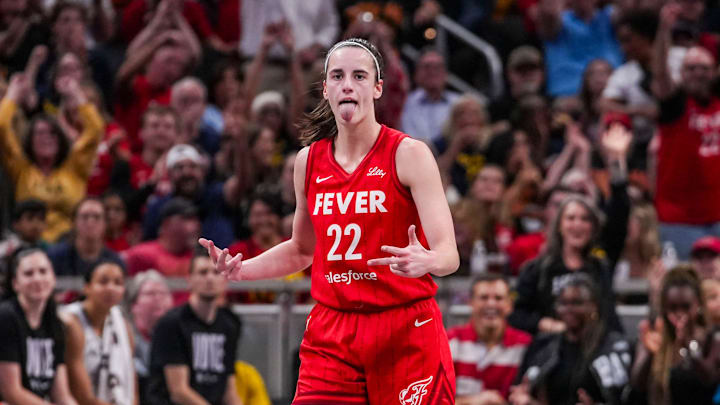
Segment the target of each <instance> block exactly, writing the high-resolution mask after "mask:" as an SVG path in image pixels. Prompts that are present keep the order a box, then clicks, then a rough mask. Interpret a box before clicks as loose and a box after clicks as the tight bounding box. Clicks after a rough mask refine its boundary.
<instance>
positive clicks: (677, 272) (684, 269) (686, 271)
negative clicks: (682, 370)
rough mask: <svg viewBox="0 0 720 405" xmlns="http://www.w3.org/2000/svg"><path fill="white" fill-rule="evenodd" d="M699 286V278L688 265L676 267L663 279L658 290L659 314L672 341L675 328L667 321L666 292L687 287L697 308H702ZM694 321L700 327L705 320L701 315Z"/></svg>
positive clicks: (702, 301)
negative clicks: (693, 295) (696, 301)
mask: <svg viewBox="0 0 720 405" xmlns="http://www.w3.org/2000/svg"><path fill="white" fill-rule="evenodd" d="M701 285H702V284H701V281H700V276H698V274H697V272H696V271H695V270H694V269H693V268H692V267H691V266H690V265H688V264H686V265H679V266H676V267H675V268H673V269H672V270H670V271H669V272H667V274H665V277H664V278H663V283H662V288H661V289H660V314H662V317H663V318H664V320H665V325H666V326H667V327H666V328H665V330H666V331H667V332H669V334H670V335H669V336H670V337H671V338H672V339H673V340H674V339H675V328H674V327H673V325H672V323H671V322H670V320H669V319H667V314H668V309H667V306H668V303H667V293H668V291H670V289H671V288H673V287H688V288H690V289H691V290H692V291H693V293H694V294H695V297H696V298H697V300H698V304H699V307H700V308H703V306H704V299H703V294H702V287H701ZM694 321H695V322H696V323H698V324H700V325H704V324H705V318H703V317H702V316H701V314H698V317H697V318H696V319H695V320H694Z"/></svg>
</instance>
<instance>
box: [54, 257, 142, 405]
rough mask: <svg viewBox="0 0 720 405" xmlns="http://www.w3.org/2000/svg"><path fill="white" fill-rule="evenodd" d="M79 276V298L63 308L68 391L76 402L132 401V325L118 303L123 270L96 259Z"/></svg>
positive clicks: (124, 403)
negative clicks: (83, 273)
mask: <svg viewBox="0 0 720 405" xmlns="http://www.w3.org/2000/svg"><path fill="white" fill-rule="evenodd" d="M84 278H85V286H84V287H83V293H84V295H85V299H84V300H83V301H80V302H75V303H73V304H70V305H68V306H67V307H65V308H64V321H65V325H66V331H65V332H66V337H67V346H68V349H67V365H68V375H69V380H70V389H71V390H72V393H73V395H74V396H75V398H77V400H78V402H79V403H80V405H97V404H117V405H133V404H137V389H136V377H135V370H134V367H133V350H132V348H133V345H134V342H133V336H132V334H131V330H132V329H131V328H130V325H129V323H128V322H127V321H126V320H125V317H124V316H123V313H122V310H121V309H120V306H119V304H120V303H121V302H122V299H123V294H124V293H125V274H124V271H123V269H122V267H120V265H119V264H117V263H115V262H111V261H100V262H99V263H97V264H95V265H94V266H93V267H92V268H91V269H90V271H89V272H87V273H86V274H85V275H84Z"/></svg>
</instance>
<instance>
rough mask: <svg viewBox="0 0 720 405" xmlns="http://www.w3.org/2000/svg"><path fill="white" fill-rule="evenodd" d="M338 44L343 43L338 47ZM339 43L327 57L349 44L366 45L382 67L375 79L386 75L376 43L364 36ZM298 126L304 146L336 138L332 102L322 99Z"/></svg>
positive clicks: (324, 74)
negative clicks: (363, 37) (324, 139)
mask: <svg viewBox="0 0 720 405" xmlns="http://www.w3.org/2000/svg"><path fill="white" fill-rule="evenodd" d="M338 44H341V45H339V46H338V47H336V46H337V45H338ZM338 44H335V46H333V47H332V48H330V52H328V54H327V56H326V57H325V58H326V59H328V58H330V55H331V53H332V51H335V50H337V49H340V48H344V47H347V46H356V47H364V48H366V49H368V50H369V51H370V52H371V53H372V55H373V56H374V57H375V60H377V63H378V66H379V67H380V71H379V72H375V73H376V74H375V80H376V81H377V80H378V78H379V77H383V76H384V75H385V74H384V73H383V67H384V65H383V58H382V56H381V55H380V51H378V49H377V48H376V47H375V45H373V44H372V43H370V41H368V40H366V39H362V38H350V39H346V40H343V41H341V42H339V43H338ZM327 74H328V72H323V77H324V78H326V77H327ZM323 80H324V79H323ZM298 128H299V129H300V142H301V143H302V144H303V145H304V146H307V145H310V144H311V143H313V142H315V141H319V140H320V139H323V138H334V137H335V136H336V135H337V133H338V129H337V124H336V123H335V115H334V114H333V112H332V109H331V108H330V103H329V102H328V101H327V100H325V99H323V100H321V101H320V103H318V105H317V106H316V107H315V108H314V109H313V110H312V111H311V112H310V113H307V114H305V117H304V118H303V119H302V120H301V121H300V124H299V126H298Z"/></svg>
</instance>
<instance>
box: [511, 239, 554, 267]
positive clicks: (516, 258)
mask: <svg viewBox="0 0 720 405" xmlns="http://www.w3.org/2000/svg"><path fill="white" fill-rule="evenodd" d="M546 239H547V238H546V236H545V232H535V233H529V234H526V235H521V236H518V237H517V238H515V239H513V241H512V242H511V243H510V245H508V246H507V247H506V248H505V253H507V255H508V259H509V260H510V272H511V273H512V274H513V275H517V274H518V273H520V269H521V268H522V266H523V265H524V264H525V263H527V262H529V261H530V260H532V259H534V258H536V257H537V255H538V254H540V250H542V248H543V246H545V240H546Z"/></svg>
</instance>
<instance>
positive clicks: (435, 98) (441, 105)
mask: <svg viewBox="0 0 720 405" xmlns="http://www.w3.org/2000/svg"><path fill="white" fill-rule="evenodd" d="M415 84H416V85H417V88H416V89H415V90H413V91H412V92H411V93H410V94H409V95H408V98H407V100H406V101H405V106H404V107H403V112H402V117H401V120H402V122H401V125H402V127H401V129H402V131H403V132H405V133H407V134H409V135H410V136H412V137H413V138H416V139H420V140H423V141H425V142H428V143H432V142H433V141H434V140H435V139H437V138H438V137H440V132H441V131H442V126H443V124H444V123H445V120H446V119H447V117H448V114H449V113H450V107H452V105H453V103H454V102H455V101H456V100H457V99H458V97H459V95H458V94H457V93H455V92H453V91H450V90H446V89H445V86H446V85H447V70H446V68H445V59H444V58H443V56H442V55H441V54H440V52H438V51H437V50H436V49H433V48H428V49H425V50H424V51H423V53H422V54H421V55H420V58H418V62H417V65H415Z"/></svg>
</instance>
